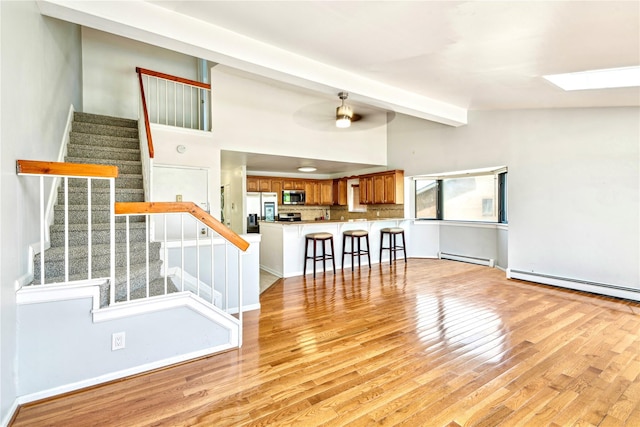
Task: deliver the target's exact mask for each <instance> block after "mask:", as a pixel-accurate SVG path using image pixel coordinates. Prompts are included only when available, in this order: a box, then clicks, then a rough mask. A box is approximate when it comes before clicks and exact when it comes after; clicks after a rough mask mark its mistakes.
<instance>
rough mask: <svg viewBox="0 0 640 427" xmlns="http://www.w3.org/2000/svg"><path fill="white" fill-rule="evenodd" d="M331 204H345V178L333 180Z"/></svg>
mask: <svg viewBox="0 0 640 427" xmlns="http://www.w3.org/2000/svg"><path fill="white" fill-rule="evenodd" d="M333 204H334V205H338V206H347V178H340V179H334V180H333Z"/></svg>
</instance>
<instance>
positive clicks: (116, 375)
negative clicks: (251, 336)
mask: <svg viewBox="0 0 640 427" xmlns="http://www.w3.org/2000/svg"><path fill="white" fill-rule="evenodd" d="M232 348H236V347H235V346H233V345H230V344H223V345H219V346H216V347H211V348H208V349H203V350H198V351H195V352H192V353H188V354H181V355H179V356H174V357H170V358H167V359H163V360H159V361H156V362H151V363H147V364H144V365H139V366H136V367H134V368H129V369H124V370H121V371H118V372H111V373H108V374H105V375H100V376H98V377H94V378H90V379H87V380H83V381H78V382H75V383H71V384H65V385H62V386H59V387H54V388H51V389H48V390H43V391H40V392H37V393H32V394H27V395H24V396H20V397H18V399H17V404H19V405H24V404H25V403H30V402H35V401H37V400H42V399H47V398H50V397H54V396H58V395H60V394H63V393H69V392H72V391H76V390H81V389H83V388H87V387H92V386H95V385H98V384H103V383H106V382H109V381H114V380H119V379H122V378H126V377H130V376H132V375H137V374H141V373H143V372H148V371H152V370H154V369H159V368H164V367H167V366H171V365H175V364H176V363H182V362H186V361H189V360H192V359H197V358H200V357H204V356H209V355H212V354H215V353H219V352H222V351H225V350H229V349H232Z"/></svg>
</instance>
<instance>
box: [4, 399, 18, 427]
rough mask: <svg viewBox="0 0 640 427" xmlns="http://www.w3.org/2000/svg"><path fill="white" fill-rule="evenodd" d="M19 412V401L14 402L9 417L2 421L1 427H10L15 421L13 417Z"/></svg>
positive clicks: (6, 416) (8, 412) (8, 413)
mask: <svg viewBox="0 0 640 427" xmlns="http://www.w3.org/2000/svg"><path fill="white" fill-rule="evenodd" d="M16 412H18V400H17V399H16V400H14V401H13V404H12V405H11V407H10V408H9V410H8V411H7V415H5V417H4V418H3V419H2V423H0V426H1V427H8V426H9V422H10V421H11V420H12V419H13V416H14V415H15V414H16Z"/></svg>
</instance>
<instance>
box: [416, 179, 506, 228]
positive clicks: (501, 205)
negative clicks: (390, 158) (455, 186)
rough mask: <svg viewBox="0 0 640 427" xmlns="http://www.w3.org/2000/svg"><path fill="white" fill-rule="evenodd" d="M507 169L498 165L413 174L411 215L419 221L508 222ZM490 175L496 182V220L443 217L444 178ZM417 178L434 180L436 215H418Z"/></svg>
mask: <svg viewBox="0 0 640 427" xmlns="http://www.w3.org/2000/svg"><path fill="white" fill-rule="evenodd" d="M507 173H508V169H507V167H506V166H500V167H495V168H487V169H476V170H470V171H461V172H450V173H440V174H434V175H419V176H414V177H413V181H414V191H413V204H414V206H413V215H414V218H415V219H416V220H419V221H450V222H474V223H487V224H508V209H507V206H508V201H507V196H508V191H507V189H508V178H507ZM486 175H491V176H493V177H494V179H495V182H496V184H495V185H496V198H497V201H496V204H497V210H498V212H497V214H498V215H497V217H498V218H497V220H496V221H483V220H477V219H445V218H444V214H445V212H444V180H446V179H455V178H474V177H477V176H486ZM418 180H430V181H436V217H435V218H424V217H419V216H418V212H417V209H418V203H417V201H416V200H417V196H418V193H417V185H415V182H416V181H418Z"/></svg>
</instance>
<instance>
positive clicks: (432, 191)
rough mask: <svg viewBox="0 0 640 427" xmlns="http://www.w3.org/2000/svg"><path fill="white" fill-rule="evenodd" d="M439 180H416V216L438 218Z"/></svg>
mask: <svg viewBox="0 0 640 427" xmlns="http://www.w3.org/2000/svg"><path fill="white" fill-rule="evenodd" d="M438 193H439V192H438V181H437V180H435V179H419V180H416V218H424V219H438V205H439V204H438Z"/></svg>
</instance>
